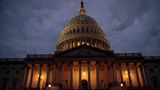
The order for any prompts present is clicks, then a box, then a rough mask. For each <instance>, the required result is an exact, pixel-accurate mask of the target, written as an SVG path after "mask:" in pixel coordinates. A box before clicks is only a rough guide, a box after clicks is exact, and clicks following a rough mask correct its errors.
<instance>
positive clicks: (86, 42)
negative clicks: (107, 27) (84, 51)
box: [57, 38, 109, 51]
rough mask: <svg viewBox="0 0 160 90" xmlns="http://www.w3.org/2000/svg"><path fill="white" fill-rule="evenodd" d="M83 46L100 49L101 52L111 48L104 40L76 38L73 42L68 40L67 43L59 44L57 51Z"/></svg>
mask: <svg viewBox="0 0 160 90" xmlns="http://www.w3.org/2000/svg"><path fill="white" fill-rule="evenodd" d="M81 45H88V46H91V47H95V48H99V49H101V50H108V48H109V46H108V44H106V42H104V41H102V40H97V39H91V38H77V39H76V38H75V39H73V40H72V39H71V40H66V41H65V42H63V43H61V44H59V45H58V46H57V49H58V50H59V51H66V50H69V49H72V48H75V47H78V46H81Z"/></svg>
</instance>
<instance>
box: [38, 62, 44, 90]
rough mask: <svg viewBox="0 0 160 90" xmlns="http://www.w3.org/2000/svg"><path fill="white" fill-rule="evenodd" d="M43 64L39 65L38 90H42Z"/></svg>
mask: <svg viewBox="0 0 160 90" xmlns="http://www.w3.org/2000/svg"><path fill="white" fill-rule="evenodd" d="M42 66H43V65H42V64H40V65H39V75H38V76H39V77H38V83H37V88H38V90H40V82H41V75H42Z"/></svg>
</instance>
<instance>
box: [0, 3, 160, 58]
mask: <svg viewBox="0 0 160 90" xmlns="http://www.w3.org/2000/svg"><path fill="white" fill-rule="evenodd" d="M85 7H86V8H87V14H88V15H89V16H91V17H93V18H95V20H96V21H97V22H98V23H99V25H100V26H101V27H102V28H103V30H104V32H105V33H106V38H107V39H109V41H110V43H111V49H113V50H114V51H115V52H119V53H121V52H142V53H143V54H144V55H160V48H159V46H160V30H159V29H160V19H159V16H160V12H159V8H160V1H159V0H100V1H99V0H86V1H85ZM78 8H79V1H78V0H67V1H66V0H14V1H12V0H1V1H0V57H25V56H26V55H27V54H31V53H32V54H34V53H35V54H37V53H42V54H43V53H54V51H55V50H56V49H55V45H56V42H57V40H58V38H59V34H60V32H61V31H62V30H63V28H64V27H65V26H66V25H67V23H68V22H69V20H71V18H73V17H74V16H76V15H77V14H78V12H77V10H78Z"/></svg>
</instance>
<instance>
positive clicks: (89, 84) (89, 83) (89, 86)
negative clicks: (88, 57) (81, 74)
mask: <svg viewBox="0 0 160 90" xmlns="http://www.w3.org/2000/svg"><path fill="white" fill-rule="evenodd" d="M88 89H91V78H90V62H88Z"/></svg>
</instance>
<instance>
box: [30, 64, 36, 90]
mask: <svg viewBox="0 0 160 90" xmlns="http://www.w3.org/2000/svg"><path fill="white" fill-rule="evenodd" d="M34 66H35V65H34V64H33V65H32V72H31V79H30V83H29V88H32V79H33V73H34Z"/></svg>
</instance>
